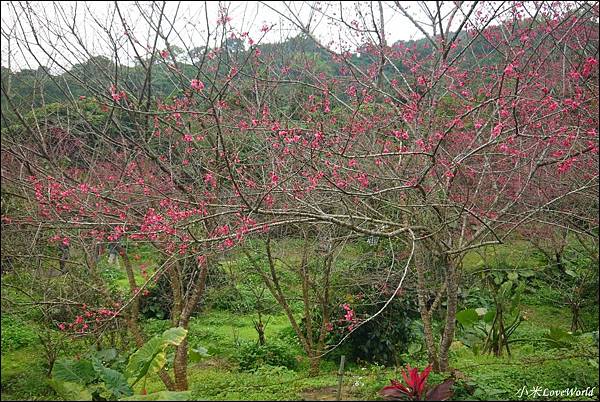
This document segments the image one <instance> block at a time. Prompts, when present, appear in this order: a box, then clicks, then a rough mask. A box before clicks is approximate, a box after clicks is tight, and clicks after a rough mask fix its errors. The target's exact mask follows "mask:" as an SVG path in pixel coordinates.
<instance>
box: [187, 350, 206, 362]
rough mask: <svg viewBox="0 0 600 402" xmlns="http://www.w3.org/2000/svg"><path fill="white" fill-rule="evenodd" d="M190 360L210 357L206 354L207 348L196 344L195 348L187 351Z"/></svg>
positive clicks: (196, 360)
mask: <svg viewBox="0 0 600 402" xmlns="http://www.w3.org/2000/svg"><path fill="white" fill-rule="evenodd" d="M189 356H190V361H192V362H193V363H197V362H199V361H200V360H202V359H204V358H205V357H210V355H209V354H208V349H206V348H203V347H202V346H198V347H197V348H195V349H193V348H191V349H190V351H189Z"/></svg>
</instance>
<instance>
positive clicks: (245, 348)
mask: <svg viewBox="0 0 600 402" xmlns="http://www.w3.org/2000/svg"><path fill="white" fill-rule="evenodd" d="M236 357H237V360H238V362H239V365H240V369H242V370H255V369H257V368H259V367H260V366H263V365H269V366H282V367H287V368H289V369H294V368H295V367H296V365H297V362H296V358H295V357H294V355H293V354H292V353H291V352H290V350H289V348H288V346H287V345H285V344H284V343H281V342H269V343H267V344H265V345H260V344H258V343H256V342H244V343H242V345H241V346H240V348H239V351H238V353H237V356H236Z"/></svg>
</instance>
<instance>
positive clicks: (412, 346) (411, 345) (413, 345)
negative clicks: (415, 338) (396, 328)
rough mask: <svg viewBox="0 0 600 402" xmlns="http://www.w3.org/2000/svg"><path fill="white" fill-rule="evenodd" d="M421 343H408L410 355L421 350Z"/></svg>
mask: <svg viewBox="0 0 600 402" xmlns="http://www.w3.org/2000/svg"><path fill="white" fill-rule="evenodd" d="M422 348H423V345H422V344H421V343H420V342H411V343H409V344H408V353H410V354H411V355H414V354H417V353H419V352H420V351H421V349H422Z"/></svg>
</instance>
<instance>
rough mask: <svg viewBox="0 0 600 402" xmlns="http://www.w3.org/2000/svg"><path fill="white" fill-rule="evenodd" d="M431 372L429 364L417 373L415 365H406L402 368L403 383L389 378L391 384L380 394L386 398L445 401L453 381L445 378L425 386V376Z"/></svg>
mask: <svg viewBox="0 0 600 402" xmlns="http://www.w3.org/2000/svg"><path fill="white" fill-rule="evenodd" d="M430 372H431V365H429V366H427V367H426V368H425V370H423V371H422V372H421V373H419V369H418V368H416V367H413V368H411V367H410V365H407V366H406V370H404V369H403V370H402V377H403V378H404V384H402V383H401V382H400V381H398V380H391V383H392V385H388V386H387V387H383V389H382V390H381V391H380V394H381V395H382V396H383V397H384V398H386V399H387V400H406V399H408V400H411V401H445V400H447V399H448V398H450V397H451V396H452V390H451V388H452V385H453V383H454V381H452V380H446V381H444V382H443V383H441V384H438V385H436V386H435V387H433V388H432V389H429V388H428V387H427V377H429V373H430Z"/></svg>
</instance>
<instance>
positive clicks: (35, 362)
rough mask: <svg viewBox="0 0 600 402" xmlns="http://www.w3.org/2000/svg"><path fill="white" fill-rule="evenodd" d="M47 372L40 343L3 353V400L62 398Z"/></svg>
mask: <svg viewBox="0 0 600 402" xmlns="http://www.w3.org/2000/svg"><path fill="white" fill-rule="evenodd" d="M46 374H47V368H46V367H45V363H44V360H43V351H42V349H41V346H40V345H32V346H27V347H24V348H21V349H19V350H14V351H11V352H7V353H2V400H5V401H6V400H30V401H45V400H53V401H54V400H60V399H59V398H58V396H57V395H56V394H55V393H54V391H53V390H52V388H50V386H49V385H48V384H47V382H46V379H47V377H46Z"/></svg>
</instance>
